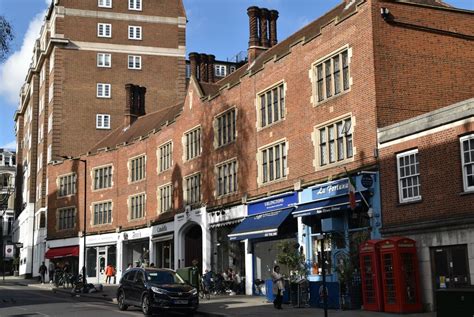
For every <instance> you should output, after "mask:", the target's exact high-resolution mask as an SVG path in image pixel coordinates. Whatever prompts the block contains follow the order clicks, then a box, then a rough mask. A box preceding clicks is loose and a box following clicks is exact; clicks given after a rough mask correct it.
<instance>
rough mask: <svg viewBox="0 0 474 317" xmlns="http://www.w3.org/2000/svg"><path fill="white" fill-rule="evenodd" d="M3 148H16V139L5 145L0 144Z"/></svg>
mask: <svg viewBox="0 0 474 317" xmlns="http://www.w3.org/2000/svg"><path fill="white" fill-rule="evenodd" d="M0 148H2V149H9V150H16V141H11V142H8V143H7V144H5V145H2V146H0Z"/></svg>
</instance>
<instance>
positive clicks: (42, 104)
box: [38, 95, 44, 114]
mask: <svg viewBox="0 0 474 317" xmlns="http://www.w3.org/2000/svg"><path fill="white" fill-rule="evenodd" d="M38 108H39V110H38V111H39V113H40V114H41V113H42V112H43V110H44V95H42V96H40V98H39V102H38Z"/></svg>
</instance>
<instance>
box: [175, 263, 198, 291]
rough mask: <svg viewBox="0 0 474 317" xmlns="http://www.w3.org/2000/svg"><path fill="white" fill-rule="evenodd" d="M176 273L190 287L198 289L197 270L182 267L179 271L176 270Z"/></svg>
mask: <svg viewBox="0 0 474 317" xmlns="http://www.w3.org/2000/svg"><path fill="white" fill-rule="evenodd" d="M176 273H178V275H179V276H181V278H182V279H183V280H184V281H185V282H187V283H189V284H190V285H192V286H194V287H196V288H197V287H198V285H199V272H198V270H196V269H194V268H193V267H191V266H190V267H184V268H181V269H177V270H176Z"/></svg>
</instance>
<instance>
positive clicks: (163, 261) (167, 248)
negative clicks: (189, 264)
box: [155, 240, 174, 269]
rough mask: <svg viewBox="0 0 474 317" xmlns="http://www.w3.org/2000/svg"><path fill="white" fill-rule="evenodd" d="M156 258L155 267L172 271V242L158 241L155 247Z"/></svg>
mask: <svg viewBox="0 0 474 317" xmlns="http://www.w3.org/2000/svg"><path fill="white" fill-rule="evenodd" d="M155 252H156V258H155V265H156V267H159V268H165V269H173V268H174V265H173V259H174V252H173V240H166V241H160V242H157V243H156V247H155Z"/></svg>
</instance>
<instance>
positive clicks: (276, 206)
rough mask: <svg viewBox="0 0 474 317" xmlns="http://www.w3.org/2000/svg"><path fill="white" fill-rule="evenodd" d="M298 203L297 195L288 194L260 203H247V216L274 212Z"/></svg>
mask: <svg viewBox="0 0 474 317" xmlns="http://www.w3.org/2000/svg"><path fill="white" fill-rule="evenodd" d="M297 203H298V193H290V194H287V195H283V196H278V197H275V198H269V199H265V200H262V201H258V202H254V203H249V205H248V214H249V215H256V214H260V213H264V212H268V211H275V210H280V209H284V208H289V207H293V206H295V205H296V204H297Z"/></svg>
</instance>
